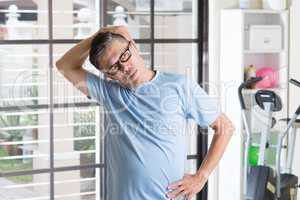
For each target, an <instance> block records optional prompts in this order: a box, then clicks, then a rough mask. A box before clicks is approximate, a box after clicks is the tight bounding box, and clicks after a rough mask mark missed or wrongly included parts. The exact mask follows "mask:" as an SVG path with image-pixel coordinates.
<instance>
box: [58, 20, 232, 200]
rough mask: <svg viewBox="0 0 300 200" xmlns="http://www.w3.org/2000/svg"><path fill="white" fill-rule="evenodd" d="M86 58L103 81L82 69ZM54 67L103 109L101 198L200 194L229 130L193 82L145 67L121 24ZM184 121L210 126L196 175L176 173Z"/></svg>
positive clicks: (152, 199) (150, 199)
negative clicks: (104, 184)
mask: <svg viewBox="0 0 300 200" xmlns="http://www.w3.org/2000/svg"><path fill="white" fill-rule="evenodd" d="M88 55H89V59H90V62H91V63H92V64H93V65H94V66H95V67H96V68H97V69H98V70H100V71H101V72H102V73H103V74H104V75H105V76H106V77H107V79H102V78H100V77H98V76H96V75H94V74H92V73H90V72H88V71H86V70H84V69H83V68H82V64H83V63H84V61H85V60H86V58H87V57H88ZM56 66H57V68H58V70H59V71H60V72H61V73H62V74H63V75H64V76H65V77H66V78H67V79H68V80H69V81H71V82H72V83H73V84H74V86H75V87H77V88H78V89H79V90H80V91H82V92H83V93H84V94H85V95H87V96H88V97H90V98H93V99H95V100H97V102H99V104H102V105H103V106H104V108H105V110H106V111H107V113H108V120H107V124H106V126H107V127H109V129H108V131H107V132H106V136H105V158H106V160H105V162H106V166H107V167H106V169H107V170H106V175H107V176H106V177H107V199H108V200H120V199H122V200H142V199H145V200H166V199H182V198H183V197H185V198H186V199H188V200H191V199H192V197H193V196H194V195H195V194H197V193H198V192H199V191H201V189H202V188H203V186H204V185H205V183H206V181H207V179H208V177H209V175H210V174H211V172H212V171H213V169H214V168H215V167H216V165H217V163H218V162H219V160H220V158H221V156H222V155H223V153H224V151H225V148H226V146H227V144H228V142H229V140H230V137H231V135H232V133H233V130H234V128H233V125H232V123H231V122H230V120H229V119H228V118H227V117H226V116H225V115H224V114H223V113H221V112H220V110H219V108H218V105H217V104H216V103H215V102H214V101H213V100H212V99H211V98H209V97H208V96H207V94H206V93H205V92H204V91H203V90H202V89H201V88H200V86H199V85H198V84H197V83H195V82H193V81H191V80H188V79H187V78H185V77H184V76H182V75H176V74H171V73H162V72H158V71H152V70H151V69H149V68H147V67H146V66H145V64H144V61H143V59H142V57H141V56H140V54H139V50H138V49H137V46H136V45H135V43H134V41H133V40H132V39H131V37H130V35H129V33H128V31H127V29H126V28H125V27H122V26H121V27H111V28H102V29H100V31H99V32H97V33H95V34H94V35H93V36H91V37H89V38H87V39H85V40H83V41H81V42H80V43H78V44H77V45H75V46H74V47H73V48H71V49H70V50H69V51H68V52H66V53H65V55H63V56H62V58H60V59H59V60H58V61H57V63H56ZM187 119H194V120H195V121H196V122H197V123H198V124H199V125H200V126H202V127H207V126H210V127H211V128H212V129H214V131H215V134H214V137H213V140H212V143H211V146H210V148H209V151H208V154H207V156H206V158H205V159H204V161H203V162H202V165H201V167H200V168H199V169H198V171H197V173H196V174H184V161H185V159H186V152H185V150H186V147H185V137H186V135H185V134H184V131H185V128H186V122H187Z"/></svg>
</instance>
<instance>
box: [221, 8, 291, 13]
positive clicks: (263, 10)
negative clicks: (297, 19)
mask: <svg viewBox="0 0 300 200" xmlns="http://www.w3.org/2000/svg"><path fill="white" fill-rule="evenodd" d="M224 10H235V11H242V12H243V13H246V14H284V13H287V12H288V10H267V9H224Z"/></svg>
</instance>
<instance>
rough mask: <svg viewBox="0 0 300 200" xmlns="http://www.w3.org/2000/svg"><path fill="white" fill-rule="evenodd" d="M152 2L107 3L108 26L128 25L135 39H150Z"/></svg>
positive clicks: (143, 0) (139, 0)
mask: <svg viewBox="0 0 300 200" xmlns="http://www.w3.org/2000/svg"><path fill="white" fill-rule="evenodd" d="M147 2H150V1H148V0H147V1H145V0H133V1H113V0H108V2H107V14H108V16H107V18H108V19H107V20H108V25H126V26H128V29H129V32H130V34H131V35H132V37H133V38H150V5H149V3H147Z"/></svg>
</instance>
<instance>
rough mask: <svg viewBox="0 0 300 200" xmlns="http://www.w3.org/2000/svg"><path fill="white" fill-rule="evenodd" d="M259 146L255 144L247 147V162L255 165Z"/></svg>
mask: <svg viewBox="0 0 300 200" xmlns="http://www.w3.org/2000/svg"><path fill="white" fill-rule="evenodd" d="M258 154H259V148H258V147H255V146H250V148H249V164H250V165H252V166H256V165H257V162H258Z"/></svg>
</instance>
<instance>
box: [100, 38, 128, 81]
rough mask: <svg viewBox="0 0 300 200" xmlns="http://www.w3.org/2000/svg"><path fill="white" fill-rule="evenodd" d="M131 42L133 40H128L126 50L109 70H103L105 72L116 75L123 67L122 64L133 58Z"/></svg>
mask: <svg viewBox="0 0 300 200" xmlns="http://www.w3.org/2000/svg"><path fill="white" fill-rule="evenodd" d="M130 44H131V42H130V41H129V42H128V46H127V48H126V49H125V51H124V52H123V53H122V54H121V55H120V57H119V59H118V61H117V62H116V63H115V64H113V65H111V66H110V68H109V69H108V70H105V71H103V72H104V73H106V74H108V75H111V76H113V75H116V74H117V73H118V71H119V70H120V69H121V64H122V63H125V62H127V61H128V60H129V59H130V58H131V51H130Z"/></svg>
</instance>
